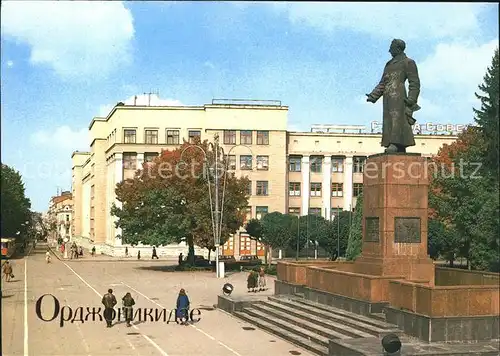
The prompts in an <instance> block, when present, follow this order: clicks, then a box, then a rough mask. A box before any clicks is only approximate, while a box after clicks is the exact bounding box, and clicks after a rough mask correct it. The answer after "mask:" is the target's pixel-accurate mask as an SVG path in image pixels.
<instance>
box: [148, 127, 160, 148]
mask: <svg viewBox="0 0 500 356" xmlns="http://www.w3.org/2000/svg"><path fill="white" fill-rule="evenodd" d="M145 138H146V141H145V142H146V143H147V144H152V145H155V144H157V143H158V130H146V134H145Z"/></svg>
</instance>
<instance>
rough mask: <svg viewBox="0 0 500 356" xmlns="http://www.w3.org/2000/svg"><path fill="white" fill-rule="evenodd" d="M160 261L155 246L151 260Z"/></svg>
mask: <svg viewBox="0 0 500 356" xmlns="http://www.w3.org/2000/svg"><path fill="white" fill-rule="evenodd" d="M155 258H156V259H158V255H157V254H156V247H155V246H153V256H151V259H155Z"/></svg>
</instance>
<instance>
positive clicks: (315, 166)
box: [310, 156, 323, 173]
mask: <svg viewBox="0 0 500 356" xmlns="http://www.w3.org/2000/svg"><path fill="white" fill-rule="evenodd" d="M322 164H323V157H321V156H312V157H311V165H310V167H311V172H313V173H321V165H322Z"/></svg>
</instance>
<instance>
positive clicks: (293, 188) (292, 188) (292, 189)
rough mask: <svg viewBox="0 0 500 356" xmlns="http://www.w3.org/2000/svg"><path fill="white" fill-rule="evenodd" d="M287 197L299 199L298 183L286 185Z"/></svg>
mask: <svg viewBox="0 0 500 356" xmlns="http://www.w3.org/2000/svg"><path fill="white" fill-rule="evenodd" d="M288 195H290V196H291V197H292V196H295V197H299V196H300V182H290V183H288Z"/></svg>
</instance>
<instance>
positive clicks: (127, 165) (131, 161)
mask: <svg viewBox="0 0 500 356" xmlns="http://www.w3.org/2000/svg"><path fill="white" fill-rule="evenodd" d="M123 168H124V169H137V153H124V154H123Z"/></svg>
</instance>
